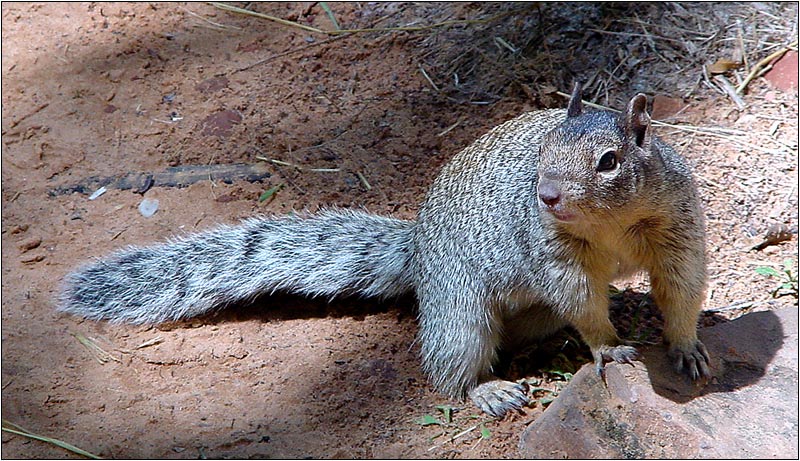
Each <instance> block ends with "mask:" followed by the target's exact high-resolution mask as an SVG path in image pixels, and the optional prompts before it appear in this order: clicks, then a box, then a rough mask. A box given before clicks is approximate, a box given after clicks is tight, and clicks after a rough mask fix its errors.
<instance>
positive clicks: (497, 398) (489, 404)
mask: <svg viewBox="0 0 800 461" xmlns="http://www.w3.org/2000/svg"><path fill="white" fill-rule="evenodd" d="M469 397H470V398H471V399H472V401H473V402H475V405H477V406H478V408H480V409H481V410H482V411H484V412H485V413H487V414H489V415H491V416H494V417H496V418H502V417H503V416H505V415H506V413H508V412H509V411H512V410H519V409H520V408H522V407H524V406H525V405H527V404H528V402H529V401H530V400H529V399H528V395H527V389H526V387H525V386H524V385H522V384H517V383H513V382H511V381H503V380H500V379H496V380H492V381H487V382H485V383H483V384H480V385H478V387H476V388H475V389H473V390H471V391H470V392H469Z"/></svg>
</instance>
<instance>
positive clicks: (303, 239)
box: [59, 210, 414, 323]
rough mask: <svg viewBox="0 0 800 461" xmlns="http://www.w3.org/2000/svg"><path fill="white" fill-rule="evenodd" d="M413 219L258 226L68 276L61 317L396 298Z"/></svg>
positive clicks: (156, 315)
mask: <svg viewBox="0 0 800 461" xmlns="http://www.w3.org/2000/svg"><path fill="white" fill-rule="evenodd" d="M413 226H414V222H413V221H403V220H399V219H392V218H386V217H381V216H376V215H370V214H367V213H363V212H358V211H345V210H328V211H323V212H321V213H319V214H317V215H314V216H311V217H298V216H287V217H281V218H252V219H248V220H246V221H244V222H243V223H242V224H240V225H237V226H221V227H218V228H216V229H213V230H210V231H206V232H202V233H198V234H193V235H189V236H187V237H184V238H180V239H176V240H173V241H170V242H167V243H163V244H159V245H155V246H150V247H144V248H139V247H131V248H128V249H126V250H122V251H119V252H117V253H115V254H112V255H111V256H109V257H108V258H106V259H103V260H100V261H98V262H94V263H91V264H89V265H87V266H84V267H82V268H79V269H78V270H76V271H75V272H73V273H71V274H69V275H68V276H67V277H66V279H65V282H64V288H63V290H62V293H61V300H60V301H61V302H60V307H59V309H60V310H62V311H64V312H69V313H72V314H76V315H80V316H82V317H86V318H89V319H94V320H100V319H106V320H111V321H114V322H130V323H158V322H164V321H172V320H179V319H187V318H191V317H194V316H197V315H200V314H203V313H205V312H208V311H210V310H212V309H214V308H217V307H222V306H225V305H227V304H231V303H234V302H237V301H242V300H247V299H252V298H254V297H255V296H257V295H259V294H262V293H271V292H274V291H285V292H290V293H297V294H302V295H308V296H329V297H333V296H336V295H339V294H356V295H362V296H384V297H386V296H393V295H399V294H402V293H405V292H408V291H410V290H412V289H413V286H412V277H411V271H410V269H409V268H410V260H411V255H412V253H413V252H412V245H413V242H412V237H411V234H412V232H411V231H412V228H413Z"/></svg>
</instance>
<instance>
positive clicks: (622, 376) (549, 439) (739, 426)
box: [520, 309, 798, 459]
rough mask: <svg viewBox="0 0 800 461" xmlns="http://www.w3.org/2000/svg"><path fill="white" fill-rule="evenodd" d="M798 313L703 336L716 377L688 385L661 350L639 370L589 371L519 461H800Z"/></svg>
mask: <svg viewBox="0 0 800 461" xmlns="http://www.w3.org/2000/svg"><path fill="white" fill-rule="evenodd" d="M797 328H798V323H797V310H796V309H784V310H781V311H768V312H756V313H752V314H747V315H744V316H742V317H740V318H738V319H736V320H734V321H732V322H728V323H724V324H719V325H715V326H713V327H710V328H705V329H702V330H700V332H699V336H700V338H701V340H702V341H703V342H704V343H705V345H706V347H708V350H709V353H710V354H711V356H712V364H711V365H712V372H713V377H712V379H711V380H709V382H708V383H705V384H693V383H691V382H690V381H689V380H688V378H684V377H682V376H679V375H677V374H676V373H675V371H673V369H672V365H671V364H670V363H669V362H668V359H667V357H666V349H665V347H663V346H652V347H648V348H642V349H641V350H640V352H641V354H642V361H641V362H636V363H635V366H630V365H621V364H609V365H608V366H607V367H606V385H604V384H603V382H602V380H601V379H600V378H599V377H598V376H597V374H596V373H595V372H594V369H593V366H591V365H587V366H584V367H583V368H581V370H580V371H579V372H578V373H576V374H575V377H574V378H573V380H572V382H570V384H569V385H568V386H567V387H566V388H565V389H564V390H563V391H562V392H561V394H560V395H559V397H558V399H556V401H555V402H553V403H552V404H551V405H550V407H549V408H548V409H547V411H545V412H544V414H543V415H542V416H541V417H540V418H539V419H537V420H536V421H534V423H533V424H531V425H530V426H529V427H528V428H527V429H526V430H525V432H524V433H523V435H522V440H521V443H520V450H521V454H522V456H523V457H525V458H724V459H731V458H732V459H737V458H738V459H741V458H794V459H796V458H797V457H798V394H797V387H798V355H797V354H798V349H797V341H798V338H797Z"/></svg>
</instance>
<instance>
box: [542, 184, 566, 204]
mask: <svg viewBox="0 0 800 461" xmlns="http://www.w3.org/2000/svg"><path fill="white" fill-rule="evenodd" d="M539 198H540V199H541V200H542V202H544V204H545V205H547V206H555V205H557V204H558V202H559V201H560V200H561V189H559V188H558V186H557V185H556V183H555V182H553V181H550V180H547V179H542V180H540V181H539Z"/></svg>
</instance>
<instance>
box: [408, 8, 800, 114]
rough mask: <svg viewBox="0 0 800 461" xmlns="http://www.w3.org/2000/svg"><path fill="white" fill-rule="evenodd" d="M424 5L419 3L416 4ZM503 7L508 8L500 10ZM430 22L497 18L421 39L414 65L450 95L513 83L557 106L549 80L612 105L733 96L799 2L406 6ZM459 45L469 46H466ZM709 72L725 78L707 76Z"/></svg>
mask: <svg viewBox="0 0 800 461" xmlns="http://www.w3.org/2000/svg"><path fill="white" fill-rule="evenodd" d="M420 9H424V10H425V11H419V10H420ZM503 13H506V14H503ZM403 16H404V17H409V18H410V17H424V18H428V20H430V21H431V22H435V21H441V20H445V19H455V18H472V19H481V18H489V17H495V18H496V20H494V21H489V22H486V23H478V24H469V25H459V26H452V27H448V28H442V29H437V30H431V31H429V32H428V33H427V34H425V36H424V37H419V41H420V46H421V47H424V48H427V49H428V51H427V52H426V53H424V54H423V55H422V59H423V62H422V63H421V66H422V67H424V69H425V70H426V71H427V74H428V76H429V78H430V80H431V81H432V82H434V83H435V85H436V87H437V88H438V89H439V91H440V92H441V93H442V94H444V95H445V96H446V97H448V98H449V99H451V100H454V101H458V102H464V103H472V104H481V103H488V102H493V101H496V100H498V99H500V98H502V97H503V96H504V95H506V94H507V92H509V91H521V92H523V93H524V94H526V95H527V96H528V97H530V98H532V99H534V100H535V102H537V103H538V104H540V105H545V106H560V105H562V104H563V101H562V100H561V98H558V97H555V96H554V95H553V93H555V89H556V88H555V87H557V88H560V89H563V88H569V87H570V86H571V82H572V81H573V80H575V79H577V80H580V81H582V82H584V88H585V90H584V91H585V94H586V95H587V98H586V99H590V100H594V101H597V102H599V103H602V104H604V105H606V106H611V107H620V106H621V105H622V104H623V103H624V101H625V100H627V98H628V97H629V96H630V94H631V93H633V92H639V91H641V92H646V93H651V94H653V93H659V94H664V95H670V96H674V97H688V96H695V97H703V96H704V95H705V94H708V93H707V92H709V91H713V92H717V93H719V94H725V93H726V88H724V87H723V84H722V83H720V82H721V81H727V82H729V83H730V85H731V86H733V87H734V88H736V89H737V93H738V94H741V93H742V92H743V90H744V87H743V86H742V84H743V83H746V82H745V79H746V78H747V75H748V74H749V73H750V71H751V69H752V68H753V66H755V64H756V63H758V62H759V61H760V60H761V59H763V58H765V57H767V56H769V55H770V54H771V53H775V52H777V51H779V50H781V49H788V48H789V47H791V46H794V47H796V42H795V43H793V41H794V40H795V39H796V36H797V3H788V2H787V3H720V4H718V5H716V6H715V7H714V8H711V9H709V8H708V5H703V4H700V3H604V2H603V3H548V2H542V3H539V2H536V3H502V4H501V3H487V4H477V5H476V4H471V3H466V4H463V3H458V4H440V3H433V4H421V5H409V6H408V7H407V8H406V10H405V11H404V12H403ZM465 44H467V46H465ZM712 74H716V75H719V76H722V77H724V80H722V79H716V80H715V79H713V78H712Z"/></svg>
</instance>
